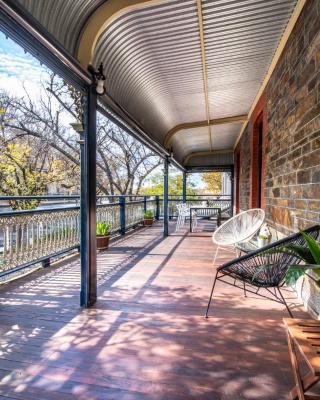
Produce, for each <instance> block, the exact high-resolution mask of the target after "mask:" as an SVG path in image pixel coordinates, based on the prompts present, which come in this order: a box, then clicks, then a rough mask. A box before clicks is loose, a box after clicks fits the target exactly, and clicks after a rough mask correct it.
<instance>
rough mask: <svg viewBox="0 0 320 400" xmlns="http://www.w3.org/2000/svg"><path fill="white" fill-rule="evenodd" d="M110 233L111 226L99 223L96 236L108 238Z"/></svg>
mask: <svg viewBox="0 0 320 400" xmlns="http://www.w3.org/2000/svg"><path fill="white" fill-rule="evenodd" d="M109 231H110V224H107V223H106V222H97V229H96V234H97V235H98V236H106V235H108V233H109Z"/></svg>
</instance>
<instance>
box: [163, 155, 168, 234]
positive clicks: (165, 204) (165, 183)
mask: <svg viewBox="0 0 320 400" xmlns="http://www.w3.org/2000/svg"><path fill="white" fill-rule="evenodd" d="M168 193H169V157H168V156H166V157H165V159H164V176H163V236H164V237H167V236H168V234H169V227H168V224H169V213H168Z"/></svg>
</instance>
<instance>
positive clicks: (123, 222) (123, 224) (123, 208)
mask: <svg viewBox="0 0 320 400" xmlns="http://www.w3.org/2000/svg"><path fill="white" fill-rule="evenodd" d="M119 204H120V234H121V235H122V236H124V235H125V234H126V197H125V196H119Z"/></svg>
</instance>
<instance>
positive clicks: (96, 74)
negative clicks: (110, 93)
mask: <svg viewBox="0 0 320 400" xmlns="http://www.w3.org/2000/svg"><path fill="white" fill-rule="evenodd" d="M88 71H89V72H90V74H91V75H92V77H93V79H94V82H95V84H96V92H97V94H99V95H103V94H104V93H105V92H106V89H105V87H104V84H105V82H106V77H105V75H104V73H103V64H102V63H100V65H99V68H98V69H97V70H95V69H94V67H93V65H91V64H90V65H89V66H88Z"/></svg>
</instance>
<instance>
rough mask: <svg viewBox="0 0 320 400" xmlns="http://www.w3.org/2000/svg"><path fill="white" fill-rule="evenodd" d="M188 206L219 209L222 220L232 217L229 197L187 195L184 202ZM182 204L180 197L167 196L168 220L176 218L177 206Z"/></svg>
mask: <svg viewBox="0 0 320 400" xmlns="http://www.w3.org/2000/svg"><path fill="white" fill-rule="evenodd" d="M162 200H163V199H162V198H161V197H160V215H162V214H163V201H162ZM185 202H186V203H187V204H188V205H190V206H194V207H197V206H201V205H203V206H204V207H217V208H220V209H221V215H222V219H227V218H230V217H231V216H232V198H231V196H230V195H220V196H215V195H187V197H186V201H185ZM181 203H183V197H182V196H176V195H169V201H168V208H169V218H171V219H172V218H176V217H177V215H178V212H177V204H181Z"/></svg>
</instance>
